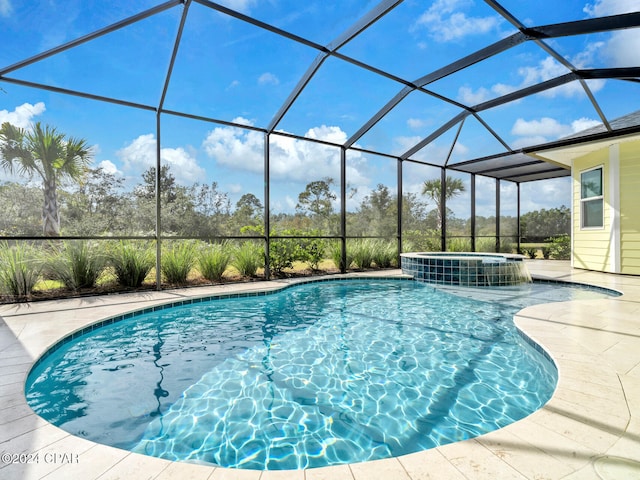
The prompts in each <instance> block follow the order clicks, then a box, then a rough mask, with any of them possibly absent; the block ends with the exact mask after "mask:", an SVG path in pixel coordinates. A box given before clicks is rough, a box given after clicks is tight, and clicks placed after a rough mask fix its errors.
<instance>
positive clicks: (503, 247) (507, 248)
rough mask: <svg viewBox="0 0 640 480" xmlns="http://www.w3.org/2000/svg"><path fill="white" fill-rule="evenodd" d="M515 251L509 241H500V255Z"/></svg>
mask: <svg viewBox="0 0 640 480" xmlns="http://www.w3.org/2000/svg"><path fill="white" fill-rule="evenodd" d="M514 250H515V247H514V244H513V242H511V241H510V240H504V239H503V240H500V253H513V251H514Z"/></svg>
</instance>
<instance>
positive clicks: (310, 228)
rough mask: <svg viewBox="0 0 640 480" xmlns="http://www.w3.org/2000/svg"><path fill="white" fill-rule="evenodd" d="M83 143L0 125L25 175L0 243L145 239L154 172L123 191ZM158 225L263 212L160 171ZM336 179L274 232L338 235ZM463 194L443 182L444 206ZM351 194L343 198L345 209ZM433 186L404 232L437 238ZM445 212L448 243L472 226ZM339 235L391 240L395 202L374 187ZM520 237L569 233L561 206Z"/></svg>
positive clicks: (3, 151)
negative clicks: (344, 232) (13, 239)
mask: <svg viewBox="0 0 640 480" xmlns="http://www.w3.org/2000/svg"><path fill="white" fill-rule="evenodd" d="M92 161H93V158H92V154H91V150H90V148H89V147H88V143H87V141H86V140H83V139H76V138H70V137H67V136H66V135H64V134H62V133H60V132H58V131H57V130H56V129H55V128H53V127H51V126H48V125H47V126H42V125H41V124H40V123H37V124H35V125H34V126H33V128H31V129H29V130H27V129H20V128H17V127H15V126H13V125H11V124H9V123H4V124H3V125H2V128H0V167H1V168H2V169H3V170H5V171H6V172H8V173H10V174H14V175H18V176H21V177H24V178H25V179H26V180H27V181H26V183H21V182H15V181H7V182H4V183H1V184H0V212H2V213H0V235H1V236H40V235H44V236H59V235H64V236H134V235H135V236H147V235H148V236H153V235H154V234H155V229H156V196H155V195H156V194H155V192H156V173H157V172H156V169H155V167H150V168H149V169H147V170H146V171H145V172H143V173H142V175H141V177H140V179H139V182H138V183H137V184H136V185H135V186H134V187H133V188H132V189H127V188H126V185H125V179H124V178H123V177H121V176H119V175H115V174H112V173H110V172H107V171H105V170H104V169H102V168H91V164H92ZM159 179H160V192H161V195H160V207H161V209H160V211H161V227H162V232H163V234H165V235H176V236H185V237H196V238H215V237H226V236H241V235H255V234H256V232H257V231H258V230H256V229H257V228H259V227H260V226H263V225H264V205H263V203H262V201H261V200H260V198H259V197H258V195H255V194H253V193H245V194H244V195H242V196H241V197H240V199H239V200H238V201H236V202H235V203H233V202H232V201H231V197H230V195H229V193H227V192H224V191H222V190H221V189H220V187H219V184H218V183H217V182H215V181H214V182H211V183H194V184H192V185H189V186H185V185H180V184H178V183H177V182H176V179H175V176H174V175H173V174H172V172H171V170H170V167H169V166H168V165H163V166H162V167H161V169H160V172H159ZM335 185H336V181H335V179H332V178H323V179H318V180H315V181H311V182H309V183H308V184H307V185H306V187H305V189H304V190H303V191H302V192H300V193H299V194H298V197H297V204H296V207H295V211H294V212H292V213H275V214H273V213H272V214H271V218H270V224H271V230H272V232H271V233H272V234H275V235H277V234H279V233H280V232H284V231H292V230H293V231H297V232H314V233H313V234H315V235H338V234H339V233H340V214H339V212H338V211H336V208H335V204H336V194H335V193H334V190H335ZM464 190H465V187H464V184H463V182H462V181H461V180H460V179H455V178H451V177H447V178H446V182H445V195H444V196H445V199H447V200H449V199H451V198H453V197H455V196H457V195H459V194H461V193H462V192H464ZM356 194H357V192H356V191H355V190H350V191H349V202H351V201H352V200H353V199H354V198H355V195H356ZM441 194H442V189H441V181H440V179H436V180H426V181H424V182H423V188H422V191H421V192H420V194H418V193H410V192H407V193H404V194H403V196H402V208H403V211H402V231H403V233H405V232H412V233H413V234H418V233H419V235H422V236H424V235H427V236H433V237H437V236H439V232H440V229H441V226H442V223H443V218H442V209H441V206H440V202H441ZM446 215H447V235H448V236H453V237H455V236H470V235H471V227H470V219H468V218H467V219H460V218H456V217H455V215H454V212H452V211H451V210H450V209H447V211H446ZM346 221H347V235H349V236H378V237H385V238H393V237H395V236H396V235H397V234H398V231H397V230H398V225H397V223H398V198H397V195H396V194H395V193H393V192H392V191H391V190H390V189H389V187H388V186H386V185H383V184H378V185H377V186H376V188H375V189H374V190H372V191H371V192H369V194H368V195H366V196H365V197H364V198H363V199H362V200H360V201H359V203H358V204H357V205H355V206H352V207H350V209H349V211H348V212H347V215H346ZM516 222H517V219H516V218H515V217H510V216H506V217H504V216H503V217H501V218H500V230H501V235H515V234H516V231H517V228H516ZM495 231H496V218H495V217H481V216H477V217H476V235H479V236H483V235H486V236H492V235H495ZM521 232H522V235H523V236H525V237H526V236H530V237H549V236H552V235H556V234H562V233H567V234H568V233H569V232H570V211H569V209H568V208H567V207H564V206H562V207H560V208H555V209H549V210H539V211H536V212H529V213H527V214H524V215H522V217H521Z"/></svg>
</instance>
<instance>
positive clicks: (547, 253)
mask: <svg viewBox="0 0 640 480" xmlns="http://www.w3.org/2000/svg"><path fill="white" fill-rule="evenodd" d="M540 251H541V252H542V258H544V259H545V260H549V258H551V250H550V249H549V247H548V246H546V245H545V246H543V247H542V248H541V249H540Z"/></svg>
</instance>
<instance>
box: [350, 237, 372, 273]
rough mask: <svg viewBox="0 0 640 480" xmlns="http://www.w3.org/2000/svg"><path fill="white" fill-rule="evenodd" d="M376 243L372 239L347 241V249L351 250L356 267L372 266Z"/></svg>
mask: <svg viewBox="0 0 640 480" xmlns="http://www.w3.org/2000/svg"><path fill="white" fill-rule="evenodd" d="M375 249H376V244H375V242H373V241H372V240H370V239H363V240H354V241H352V242H348V243H347V251H349V250H351V251H352V255H353V264H354V265H355V266H356V268H360V269H365V268H371V265H372V264H373V255H374V252H375Z"/></svg>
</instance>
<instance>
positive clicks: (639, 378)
mask: <svg viewBox="0 0 640 480" xmlns="http://www.w3.org/2000/svg"><path fill="white" fill-rule="evenodd" d="M527 265H528V266H529V269H530V271H531V273H532V274H533V276H534V277H538V278H555V279H559V280H565V281H574V282H582V283H590V284H593V285H599V286H603V287H609V288H614V289H616V290H619V291H621V292H623V293H624V295H623V296H621V297H617V298H607V299H601V300H582V301H577V302H563V303H554V304H546V305H537V306H533V307H528V308H526V309H524V310H522V311H520V312H519V313H518V315H517V317H516V323H517V325H518V326H519V327H520V328H521V329H522V330H523V331H525V332H526V333H527V334H528V335H529V336H530V337H531V338H533V339H534V340H536V341H537V342H538V343H539V344H541V345H542V346H544V347H545V348H546V349H547V351H548V352H549V353H550V354H551V356H552V357H553V359H554V360H555V362H556V364H557V365H558V369H559V382H558V388H557V390H556V392H555V393H554V395H553V397H552V398H551V400H550V401H549V402H548V403H547V404H546V405H545V406H544V407H543V408H542V409H540V410H538V411H537V412H535V413H533V414H531V415H529V416H528V417H526V418H525V419H522V420H520V421H518V422H516V423H513V424H511V425H509V426H507V427H505V428H503V429H500V430H497V431H495V432H491V433H488V434H486V435H483V436H481V437H478V438H475V439H471V440H466V441H463V442H458V443H454V444H450V445H445V446H443V447H438V448H435V449H432V450H427V451H423V452H419V453H414V454H411V455H405V456H402V457H397V458H391V459H386V460H377V461H372V462H366V463H358V464H351V465H341V466H336V467H326V468H317V469H310V470H299V471H265V472H261V471H251V470H230V469H224V468H215V467H211V466H204V465H196V464H188V463H176V462H170V461H166V460H162V459H157V458H152V457H147V456H144V455H139V454H135V453H131V452H128V451H125V450H120V449H117V448H113V447H108V446H104V445H100V444H96V443H93V442H90V441H87V440H84V439H81V438H79V437H75V436H73V435H70V434H68V433H66V432H65V431H63V430H61V429H59V428H57V427H55V426H53V425H51V424H50V423H48V422H46V421H45V420H43V419H41V418H40V417H38V416H37V415H35V414H34V413H33V411H32V410H31V409H30V408H29V407H28V406H27V404H26V401H25V397H24V393H23V392H24V384H25V380H26V375H27V373H28V372H29V369H30V368H31V366H32V364H33V363H34V361H35V360H37V358H38V357H39V356H40V355H42V353H43V352H45V351H46V350H47V348H48V347H49V346H51V345H52V344H53V343H55V342H56V341H57V340H59V339H60V338H62V337H64V336H66V335H68V334H69V333H71V332H73V331H75V330H78V329H80V328H82V327H83V326H86V325H87V324H90V323H93V322H96V321H98V320H100V319H102V318H105V317H109V316H113V315H117V314H120V313H123V312H127V311H130V310H134V309H139V308H143V307H147V306H150V305H154V304H159V303H166V302H171V301H176V300H177V299H181V298H188V297H194V296H206V295H211V294H214V293H230V292H238V291H248V290H264V289H273V288H279V287H281V286H282V285H283V283H285V281H273V282H263V283H245V284H233V285H223V286H218V287H199V288H188V289H183V290H171V291H162V292H144V293H134V294H122V295H109V296H99V297H86V298H78V299H67V300H57V301H45V302H35V303H32V304H14V305H0V454H6V453H10V454H19V453H26V454H33V455H35V454H36V453H37V454H38V462H37V463H28V464H25V463H13V464H7V463H6V459H5V458H4V456H2V457H1V458H0V478H1V479H6V480H30V479H41V478H42V479H47V480H54V479H61V480H68V479H69V478H73V479H76V478H77V479H83V480H93V479H100V480H115V479H135V480H141V479H149V480H151V479H156V480H169V479H176V480H221V479H234V480H245V479H246V480H277V479H294V480H321V479H327V480H376V479H380V480H395V479H404V480H409V479H413V480H426V479H432V478H433V479H451V480H456V479H473V480H476V479H491V480H494V479H501V480H503V479H525V478H527V479H536V480H540V479H561V478H562V479H572V480H573V479H575V480H590V479H594V480H595V479H623V478H624V479H640V277H631V276H619V275H610V274H602V273H596V272H588V271H584V270H574V269H572V268H571V267H570V266H569V263H568V262H558V261H544V260H535V261H527ZM382 273H383V274H384V275H400V271H399V270H393V271H384V272H382ZM354 275H355V274H352V275H350V276H354ZM357 275H364V276H367V275H374V276H380V275H381V272H371V273H364V274H357ZM132 388H135V385H132Z"/></svg>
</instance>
